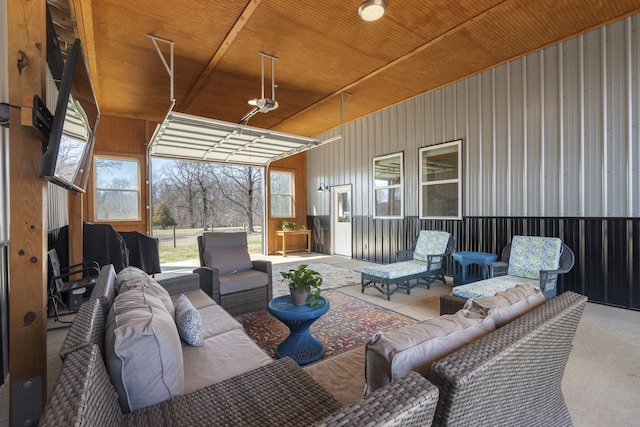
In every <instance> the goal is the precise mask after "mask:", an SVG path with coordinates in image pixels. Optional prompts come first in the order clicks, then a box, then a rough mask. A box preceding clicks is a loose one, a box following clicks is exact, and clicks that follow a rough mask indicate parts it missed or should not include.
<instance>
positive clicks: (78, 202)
mask: <svg viewBox="0 0 640 427" xmlns="http://www.w3.org/2000/svg"><path fill="white" fill-rule="evenodd" d="M68 193H69V195H68V197H67V199H68V202H69V265H75V264H80V263H82V262H83V258H84V256H83V251H82V248H83V246H82V245H83V238H82V236H83V228H84V227H83V225H82V210H83V209H82V206H83V201H82V199H83V197H82V196H83V195H82V193H77V192H75V191H69V192H68ZM81 276H82V275H81V274H79V277H74V279H79V278H80V277H81Z"/></svg>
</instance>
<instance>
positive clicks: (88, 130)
mask: <svg viewBox="0 0 640 427" xmlns="http://www.w3.org/2000/svg"><path fill="white" fill-rule="evenodd" d="M58 89H59V91H58V102H57V104H56V111H55V113H54V115H53V123H52V125H51V134H50V136H49V141H48V144H47V147H46V150H45V152H44V154H43V155H42V162H41V163H40V176H42V177H43V178H45V179H46V180H48V181H51V182H53V183H55V184H58V185H60V186H62V187H64V188H67V189H69V190H73V191H78V192H84V191H85V190H86V188H87V181H88V179H89V169H90V167H91V157H92V155H93V145H94V139H95V133H96V128H97V126H98V120H99V118H100V110H99V109H98V103H97V102H96V97H95V94H94V92H93V85H92V84H91V79H90V78H89V69H88V67H87V63H86V61H85V57H84V53H83V51H82V44H81V42H80V40H79V39H76V41H75V42H74V43H73V46H72V48H71V51H70V52H69V55H68V57H67V61H66V63H65V65H64V71H63V73H62V79H61V80H60V85H59V86H58Z"/></svg>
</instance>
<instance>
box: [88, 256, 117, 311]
mask: <svg viewBox="0 0 640 427" xmlns="http://www.w3.org/2000/svg"><path fill="white" fill-rule="evenodd" d="M115 280H116V271H115V269H114V268H113V264H109V265H105V266H103V267H102V268H101V269H100V275H99V276H98V279H97V280H96V284H95V286H94V287H93V291H91V298H90V299H97V300H98V301H100V302H101V303H102V304H103V305H104V306H105V308H106V311H109V308H111V306H112V305H113V300H114V299H115V298H116V288H115V285H114V282H115Z"/></svg>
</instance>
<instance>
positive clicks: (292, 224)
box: [282, 219, 296, 231]
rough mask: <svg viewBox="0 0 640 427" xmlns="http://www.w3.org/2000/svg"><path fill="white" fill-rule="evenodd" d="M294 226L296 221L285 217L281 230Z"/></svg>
mask: <svg viewBox="0 0 640 427" xmlns="http://www.w3.org/2000/svg"><path fill="white" fill-rule="evenodd" d="M295 228H296V223H295V222H293V221H289V220H288V219H285V220H283V221H282V229H283V230H289V231H291V230H295Z"/></svg>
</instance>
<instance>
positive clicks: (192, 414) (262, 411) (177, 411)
mask: <svg viewBox="0 0 640 427" xmlns="http://www.w3.org/2000/svg"><path fill="white" fill-rule="evenodd" d="M340 406H341V405H340V403H339V402H338V401H337V400H335V398H334V397H333V396H331V394H329V392H327V391H326V390H325V389H323V388H322V386H320V384H318V383H317V382H316V381H315V380H314V379H313V378H311V376H309V375H308V374H307V373H306V372H304V370H302V368H300V367H299V366H298V365H297V364H296V363H295V362H293V361H292V360H291V359H289V358H285V359H280V360H278V361H276V362H274V363H272V364H270V365H267V366H263V367H260V368H257V369H254V370H252V371H249V372H246V373H244V374H241V375H238V376H235V377H233V378H229V379H228V380H225V381H222V382H220V383H216V384H212V385H210V386H208V387H205V388H203V389H201V390H198V391H195V392H193V393H189V394H187V395H183V396H177V397H175V398H173V399H171V400H168V401H166V402H163V403H161V404H159V405H154V406H152V407H150V408H144V409H141V410H139V411H135V412H133V413H131V414H129V415H128V416H126V421H125V425H127V426H140V425H158V426H160V425H171V426H229V427H232V426H282V427H300V426H305V425H310V424H311V423H313V422H315V421H317V420H320V419H322V418H324V417H326V416H327V415H329V414H331V413H332V412H333V411H335V410H337V409H340Z"/></svg>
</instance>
